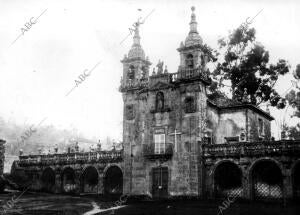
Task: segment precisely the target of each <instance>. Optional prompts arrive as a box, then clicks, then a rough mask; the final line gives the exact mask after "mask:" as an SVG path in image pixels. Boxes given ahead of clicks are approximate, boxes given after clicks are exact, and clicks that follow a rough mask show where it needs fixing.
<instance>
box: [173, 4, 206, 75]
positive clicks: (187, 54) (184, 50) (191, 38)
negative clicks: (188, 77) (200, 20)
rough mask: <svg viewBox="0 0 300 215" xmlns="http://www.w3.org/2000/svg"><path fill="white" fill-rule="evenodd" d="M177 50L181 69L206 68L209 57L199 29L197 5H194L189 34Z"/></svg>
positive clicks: (202, 69)
mask: <svg viewBox="0 0 300 215" xmlns="http://www.w3.org/2000/svg"><path fill="white" fill-rule="evenodd" d="M177 50H178V51H179V53H180V65H179V70H180V69H188V70H195V69H198V70H199V69H200V70H201V71H204V70H206V63H207V57H206V56H205V54H204V46H203V40H202V38H201V36H200V35H199V33H198V30H197V21H196V15H195V7H192V15H191V22H190V31H189V34H188V36H187V37H186V39H185V42H184V43H183V42H181V44H180V47H179V48H178V49H177Z"/></svg>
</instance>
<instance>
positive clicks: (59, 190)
mask: <svg viewBox="0 0 300 215" xmlns="http://www.w3.org/2000/svg"><path fill="white" fill-rule="evenodd" d="M62 183H63V181H62V177H61V176H60V173H59V172H58V173H55V188H54V193H62V192H63V190H62Z"/></svg>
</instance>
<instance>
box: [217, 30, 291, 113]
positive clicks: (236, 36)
mask: <svg viewBox="0 0 300 215" xmlns="http://www.w3.org/2000/svg"><path fill="white" fill-rule="evenodd" d="M255 33H256V31H255V29H254V28H248V26H247V25H246V26H244V25H241V26H240V27H238V28H237V29H235V30H234V31H233V32H232V33H230V34H229V36H228V37H227V38H222V39H220V40H219V41H218V44H219V53H221V55H220V56H223V59H219V60H218V64H217V66H216V69H215V70H214V71H213V73H212V78H213V81H214V82H215V83H214V87H213V89H216V84H217V86H218V87H219V88H220V87H224V86H226V85H225V83H224V81H225V82H226V81H230V82H231V85H230V86H229V87H230V88H231V94H232V98H233V99H235V100H237V101H242V98H243V94H244V91H245V90H244V89H245V88H246V89H247V93H248V95H249V96H250V101H251V103H252V104H254V105H259V104H261V103H264V102H270V105H271V106H276V107H277V108H279V109H282V108H284V107H285V105H286V101H285V98H283V97H281V96H280V95H279V94H278V93H277V91H276V90H275V89H274V88H273V87H274V85H275V84H276V82H277V80H278V78H279V76H280V75H284V74H286V73H288V72H289V65H288V63H287V61H286V60H283V59H280V60H278V62H277V63H276V64H270V63H269V52H268V51H267V50H266V49H265V48H264V46H263V45H262V44H260V43H259V42H257V41H256V37H255Z"/></svg>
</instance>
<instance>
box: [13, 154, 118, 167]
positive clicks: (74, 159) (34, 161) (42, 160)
mask: <svg viewBox="0 0 300 215" xmlns="http://www.w3.org/2000/svg"><path fill="white" fill-rule="evenodd" d="M121 161H123V150H115V151H99V152H75V153H64V154H48V155H22V156H19V161H18V162H17V163H18V165H19V166H38V165H55V164H77V163H92V162H103V163H107V162H121Z"/></svg>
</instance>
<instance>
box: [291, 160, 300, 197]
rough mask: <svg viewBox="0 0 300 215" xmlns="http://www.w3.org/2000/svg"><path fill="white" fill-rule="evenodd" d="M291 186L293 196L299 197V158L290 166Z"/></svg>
mask: <svg viewBox="0 0 300 215" xmlns="http://www.w3.org/2000/svg"><path fill="white" fill-rule="evenodd" d="M291 173H292V174H291V177H292V186H293V197H294V198H295V199H300V160H297V161H296V162H295V163H294V164H293V166H292V172H291Z"/></svg>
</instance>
